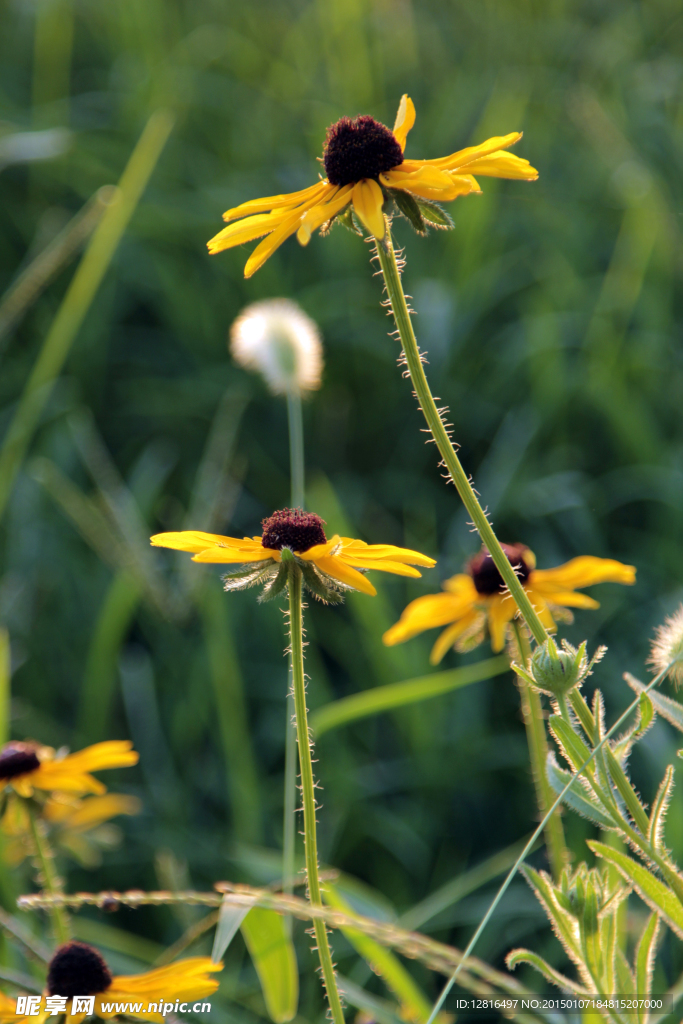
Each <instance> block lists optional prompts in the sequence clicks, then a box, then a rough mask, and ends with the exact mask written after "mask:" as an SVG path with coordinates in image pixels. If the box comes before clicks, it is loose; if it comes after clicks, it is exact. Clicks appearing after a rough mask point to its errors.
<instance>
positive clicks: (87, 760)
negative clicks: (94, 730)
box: [14, 740, 139, 793]
mask: <svg viewBox="0 0 683 1024" xmlns="http://www.w3.org/2000/svg"><path fill="white" fill-rule="evenodd" d="M132 746H133V744H132V743H131V742H130V741H129V740H107V741H105V742H104V743H95V744H94V745H93V746H92V747H86V748H85V749H84V750H79V751H78V752H77V753H75V754H68V755H67V756H66V757H62V758H59V759H58V760H55V761H43V762H42V763H41V765H40V767H39V768H36V769H35V771H32V772H29V773H28V774H27V776H26V780H27V781H28V782H30V785H31V786H32V787H33V788H35V789H44V790H58V791H61V792H65V793H105V792H106V788H107V787H106V786H104V785H103V784H102V783H101V782H100V781H99V780H98V779H96V778H94V776H92V775H91V774H90V772H95V771H101V770H103V769H105V768H126V767H130V766H131V765H134V764H137V762H138V760H139V754H138V753H137V751H135V750H132V749H131V748H132ZM17 781H19V780H18V779H17V780H15V782H14V788H15V789H17V785H16V783H17ZM17 792H18V789H17Z"/></svg>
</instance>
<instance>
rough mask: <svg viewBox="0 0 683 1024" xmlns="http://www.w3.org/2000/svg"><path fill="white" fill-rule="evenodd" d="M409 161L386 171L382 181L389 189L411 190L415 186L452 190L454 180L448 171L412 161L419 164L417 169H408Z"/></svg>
mask: <svg viewBox="0 0 683 1024" xmlns="http://www.w3.org/2000/svg"><path fill="white" fill-rule="evenodd" d="M407 163H408V161H407V160H406V161H404V162H403V163H402V164H400V166H399V167H394V168H393V169H392V170H391V171H386V172H385V173H384V174H381V175H380V180H381V181H382V182H383V183H384V184H385V185H388V186H389V188H405V189H408V190H410V188H411V187H412V186H413V185H424V186H425V187H427V188H450V187H451V185H452V184H453V179H452V178H451V176H450V174H448V172H447V171H442V170H440V169H439V168H438V167H432V166H430V165H429V164H425V163H423V162H421V161H416V160H413V161H410V163H411V165H412V164H417V167H412V166H411V167H410V168H407V167H406V164H407Z"/></svg>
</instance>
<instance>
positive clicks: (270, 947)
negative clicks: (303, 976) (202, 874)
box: [240, 907, 299, 1024]
mask: <svg viewBox="0 0 683 1024" xmlns="http://www.w3.org/2000/svg"><path fill="white" fill-rule="evenodd" d="M240 927H241V930H242V937H243V938H244V941H245V943H246V945H247V949H248V950H249V955H250V956H251V959H252V961H253V963H254V967H255V968H256V973H257V974H258V976H259V981H260V982H261V990H262V992H263V998H264V999H265V1002H266V1009H267V1010H268V1015H269V1016H270V1019H271V1020H272V1021H275V1024H284V1021H288V1020H291V1019H292V1017H294V1016H295V1014H296V1010H297V1006H298V1003H299V972H298V969H297V964H296V955H295V953H294V946H293V944H292V940H291V938H290V937H289V934H288V932H287V927H286V925H285V919H284V917H283V916H282V914H278V913H276V911H274V910H266V909H265V908H264V907H252V909H251V910H250V911H249V913H248V914H247V916H246V917H245V918H244V920H243V921H242V924H241V926H240Z"/></svg>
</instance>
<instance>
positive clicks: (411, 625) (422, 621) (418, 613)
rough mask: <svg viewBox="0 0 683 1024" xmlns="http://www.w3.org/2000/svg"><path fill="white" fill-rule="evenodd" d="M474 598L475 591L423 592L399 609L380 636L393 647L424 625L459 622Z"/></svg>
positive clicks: (407, 638)
mask: <svg viewBox="0 0 683 1024" xmlns="http://www.w3.org/2000/svg"><path fill="white" fill-rule="evenodd" d="M472 590H473V591H474V588H472ZM475 601H476V592H474V593H473V594H468V593H465V592H463V593H461V594H450V593H443V594H425V595H424V597H417V598H415V600H414V601H411V602H410V604H409V605H407V606H406V607H405V608H404V609H403V612H402V614H401V618H400V619H399V620H398V622H396V623H395V624H394V625H393V626H391V628H390V629H388V630H387V631H386V633H385V634H384V636H383V637H382V640H383V641H384V643H385V644H386V645H387V646H388V647H393V646H394V644H400V643H403V641H404V640H410V639H411V637H414V636H417V635H418V633H423V632H424V631H425V630H426V629H434V628H435V627H437V626H445V625H447V624H449V623H455V622H459V621H460V620H461V619H462V618H463V617H466V616H467V615H469V614H470V613H471V612H472V611H473V610H474V608H475Z"/></svg>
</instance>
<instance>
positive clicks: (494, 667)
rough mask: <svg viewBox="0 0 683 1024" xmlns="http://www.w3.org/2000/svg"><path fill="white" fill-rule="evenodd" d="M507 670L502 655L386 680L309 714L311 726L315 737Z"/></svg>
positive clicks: (489, 677) (506, 662) (507, 667)
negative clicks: (472, 663)
mask: <svg viewBox="0 0 683 1024" xmlns="http://www.w3.org/2000/svg"><path fill="white" fill-rule="evenodd" d="M509 669H510V665H509V662H508V660H507V658H506V657H505V656H504V655H501V656H500V657H498V658H487V659H486V660H485V661H478V662H477V663H476V664H474V665H464V666H463V667H462V668H454V669H448V670H447V671H445V672H433V673H432V674H431V675H428V676H418V678H417V679H406V680H405V681H404V682H401V683H389V684H388V685H387V686H374V687H373V688H372V689H371V690H363V692H362V693H354V694H352V696H350V697H343V698H342V699H341V700H336V701H334V702H333V703H331V704H327V705H325V706H324V707H322V708H318V709H317V710H316V711H314V712H313V713H312V714H311V717H310V724H311V729H312V730H313V732H314V733H315V735H316V736H322V734H323V733H325V732H329V730H330V729H337V728H338V727H339V726H340V725H347V724H348V723H349V722H355V721H356V720H357V719H359V718H367V716H368V715H377V714H380V713H381V712H382V711H390V710H392V709H393V708H400V707H403V706H404V705H406V704H415V703H417V702H418V701H422V700H427V699H428V698H429V697H439V696H441V694H443V693H450V692H451V691H452V690H459V689H461V687H463V686H469V685H470V683H479V682H482V681H483V680H484V679H491V678H492V677H493V676H499V675H502V673H503V672H508V671H509Z"/></svg>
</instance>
